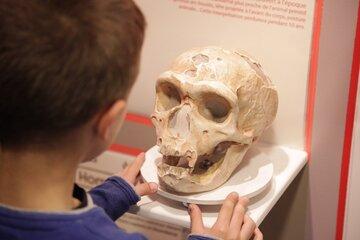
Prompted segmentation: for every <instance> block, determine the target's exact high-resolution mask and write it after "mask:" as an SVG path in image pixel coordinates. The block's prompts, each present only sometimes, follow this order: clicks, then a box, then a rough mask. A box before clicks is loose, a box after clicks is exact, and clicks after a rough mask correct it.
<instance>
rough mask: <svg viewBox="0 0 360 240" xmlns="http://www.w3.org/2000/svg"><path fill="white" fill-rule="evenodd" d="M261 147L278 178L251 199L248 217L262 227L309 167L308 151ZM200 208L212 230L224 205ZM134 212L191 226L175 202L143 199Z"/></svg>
mask: <svg viewBox="0 0 360 240" xmlns="http://www.w3.org/2000/svg"><path fill="white" fill-rule="evenodd" d="M257 147H258V148H259V149H261V151H262V152H264V153H266V154H267V156H268V157H269V158H270V159H271V161H272V162H273V165H274V176H273V179H272V182H271V184H270V185H269V186H268V187H267V188H266V189H265V190H264V191H263V192H262V193H260V194H259V195H257V196H255V197H253V198H251V199H250V204H249V207H248V214H249V215H250V217H251V218H252V219H253V220H254V221H255V222H256V224H257V225H260V223H261V222H262V221H263V219H264V218H265V217H266V215H267V214H268V213H269V211H270V210H271V209H272V208H273V206H274V205H275V204H276V202H277V201H278V200H279V198H280V197H281V195H282V194H283V193H284V192H285V190H286V188H287V187H288V186H289V184H290V183H291V182H292V181H293V179H294V178H295V177H296V175H297V174H298V173H299V172H300V170H301V169H302V168H303V167H304V165H305V164H306V159H307V154H306V152H304V151H300V150H296V149H291V148H288V147H284V146H272V145H267V144H257ZM200 208H201V210H202V212H203V221H204V225H205V226H207V227H211V226H212V225H213V224H214V223H215V221H216V218H217V215H218V212H219V208H220V205H215V206H205V205H204V206H200ZM131 212H132V213H136V214H138V215H140V216H143V217H146V218H150V219H156V220H158V221H163V222H168V223H172V224H176V225H181V226H184V227H189V226H190V218H189V215H188V213H187V209H186V207H185V206H184V205H183V204H182V203H181V202H176V201H172V200H169V199H166V198H164V197H161V196H159V195H155V196H152V197H143V198H142V200H141V201H140V202H139V203H138V206H136V207H133V208H131Z"/></svg>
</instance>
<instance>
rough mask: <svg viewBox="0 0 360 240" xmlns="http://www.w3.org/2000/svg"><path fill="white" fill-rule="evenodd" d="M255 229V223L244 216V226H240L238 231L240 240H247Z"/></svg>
mask: <svg viewBox="0 0 360 240" xmlns="http://www.w3.org/2000/svg"><path fill="white" fill-rule="evenodd" d="M255 228H256V224H255V222H254V221H253V220H252V219H251V218H250V217H249V216H248V215H245V217H244V224H243V225H242V227H241V231H240V239H241V240H249V239H250V238H251V237H252V236H253V234H254V231H255Z"/></svg>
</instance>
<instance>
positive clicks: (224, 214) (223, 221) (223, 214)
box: [214, 192, 239, 232]
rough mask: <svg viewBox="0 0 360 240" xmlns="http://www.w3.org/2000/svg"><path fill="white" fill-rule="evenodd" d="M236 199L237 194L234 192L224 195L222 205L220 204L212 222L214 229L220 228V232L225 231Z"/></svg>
mask: <svg viewBox="0 0 360 240" xmlns="http://www.w3.org/2000/svg"><path fill="white" fill-rule="evenodd" d="M238 199H239V195H238V194H237V193H236V192H232V193H230V194H229V195H228V196H227V197H226V199H225V201H224V203H223V205H222V206H221V209H220V212H219V216H218V218H217V220H216V222H215V224H214V228H215V229H221V231H222V232H224V231H227V229H228V228H229V224H230V220H231V216H232V214H233V211H234V208H235V205H236V203H237V202H238Z"/></svg>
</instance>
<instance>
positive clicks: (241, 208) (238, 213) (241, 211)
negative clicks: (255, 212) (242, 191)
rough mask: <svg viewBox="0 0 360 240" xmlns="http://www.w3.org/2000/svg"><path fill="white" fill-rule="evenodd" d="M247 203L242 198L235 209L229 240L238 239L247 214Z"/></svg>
mask: <svg viewBox="0 0 360 240" xmlns="http://www.w3.org/2000/svg"><path fill="white" fill-rule="evenodd" d="M247 201H248V200H247V199H243V198H240V199H239V201H238V202H237V204H236V206H235V208H234V212H233V215H232V217H231V221H230V226H229V232H228V234H227V236H228V238H229V239H238V236H239V234H240V229H241V225H242V224H243V220H244V215H245V212H246V203H247Z"/></svg>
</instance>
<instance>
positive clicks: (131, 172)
mask: <svg viewBox="0 0 360 240" xmlns="http://www.w3.org/2000/svg"><path fill="white" fill-rule="evenodd" d="M144 161H145V154H144V153H140V154H139V155H138V156H137V157H136V158H135V160H134V161H133V162H132V163H131V165H130V166H129V168H128V169H127V172H126V174H127V175H128V176H129V177H131V178H132V180H135V178H136V177H137V175H138V174H139V171H140V169H141V166H142V165H143V164H144Z"/></svg>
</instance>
